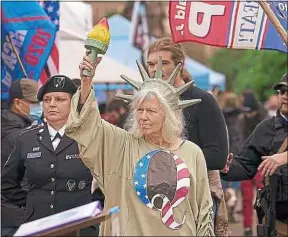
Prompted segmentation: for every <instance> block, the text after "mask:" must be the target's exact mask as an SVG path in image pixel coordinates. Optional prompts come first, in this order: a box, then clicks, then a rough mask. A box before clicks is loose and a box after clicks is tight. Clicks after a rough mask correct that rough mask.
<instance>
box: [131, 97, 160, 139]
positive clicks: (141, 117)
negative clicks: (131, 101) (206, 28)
mask: <svg viewBox="0 0 288 237" xmlns="http://www.w3.org/2000/svg"><path fill="white" fill-rule="evenodd" d="M136 120H137V122H138V124H139V127H140V131H141V133H142V135H143V136H144V137H154V136H155V137H159V136H161V131H162V126H163V123H164V114H163V109H162V108H161V105H160V102H159V101H158V99H157V98H156V97H155V96H153V97H151V99H145V100H144V101H143V102H142V103H139V104H138V105H137V108H136Z"/></svg>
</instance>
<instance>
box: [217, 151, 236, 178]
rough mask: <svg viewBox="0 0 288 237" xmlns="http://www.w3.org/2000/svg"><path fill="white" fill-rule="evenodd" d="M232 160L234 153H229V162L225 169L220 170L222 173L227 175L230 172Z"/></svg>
mask: <svg viewBox="0 0 288 237" xmlns="http://www.w3.org/2000/svg"><path fill="white" fill-rule="evenodd" d="M232 160H233V153H229V154H228V156H227V162H226V165H225V167H224V169H223V170H220V171H221V173H223V174H227V173H228V172H229V170H230V165H231V163H232Z"/></svg>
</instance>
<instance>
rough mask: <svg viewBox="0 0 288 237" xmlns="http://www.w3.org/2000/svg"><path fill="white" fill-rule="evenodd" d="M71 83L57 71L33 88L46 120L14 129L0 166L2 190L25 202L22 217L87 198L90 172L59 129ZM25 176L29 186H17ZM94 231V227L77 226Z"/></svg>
mask: <svg viewBox="0 0 288 237" xmlns="http://www.w3.org/2000/svg"><path fill="white" fill-rule="evenodd" d="M76 91H77V87H76V86H75V84H74V83H73V82H72V80H71V79H70V78H68V77H66V76H63V75H55V76H53V77H51V78H50V79H49V80H48V81H47V82H46V83H45V84H44V85H43V86H42V87H41V88H40V89H39V92H38V94H37V99H38V101H43V104H42V106H43V112H44V117H45V119H46V120H47V122H46V123H44V124H41V125H37V126H32V127H30V128H28V129H26V130H24V131H23V132H21V133H20V134H19V136H18V137H17V139H16V143H15V147H14V149H13V151H12V153H11V155H10V157H9V160H8V162H7V163H6V164H5V166H4V168H3V171H2V181H1V184H2V185H1V190H2V196H4V198H5V199H7V200H9V201H10V202H12V203H14V204H16V205H17V206H19V207H25V218H24V222H30V221H33V220H37V219H39V218H42V217H46V216H49V215H53V214H55V213H58V212H62V211H65V210H68V209H71V208H74V207H77V206H81V205H84V204H87V203H90V202H91V201H92V194H91V183H92V175H91V173H90V171H89V169H88V168H86V166H85V165H84V164H83V162H82V160H81V159H80V155H79V149H78V144H77V143H76V142H75V141H74V140H72V139H70V138H68V137H67V136H66V135H65V134H64V130H65V126H66V122H67V119H68V116H69V112H70V103H71V98H72V95H73V94H74V93H75V92H76ZM24 174H25V178H27V183H28V187H29V189H28V190H29V191H28V192H25V191H24V190H23V189H21V185H20V183H21V181H22V179H23V177H24ZM81 235H84V236H97V235H98V227H94V226H91V227H89V228H86V229H84V230H82V231H81Z"/></svg>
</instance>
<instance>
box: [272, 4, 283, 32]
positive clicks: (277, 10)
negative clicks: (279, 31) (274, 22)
mask: <svg viewBox="0 0 288 237" xmlns="http://www.w3.org/2000/svg"><path fill="white" fill-rule="evenodd" d="M269 5H270V8H271V10H272V11H273V12H274V15H275V16H276V17H277V18H278V20H279V22H280V23H281V25H282V26H283V28H284V29H285V30H286V31H287V30H288V14H287V12H288V2H287V1H269Z"/></svg>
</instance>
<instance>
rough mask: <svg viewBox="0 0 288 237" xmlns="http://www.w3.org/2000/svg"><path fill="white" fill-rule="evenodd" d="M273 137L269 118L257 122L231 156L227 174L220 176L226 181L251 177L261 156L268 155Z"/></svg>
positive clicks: (254, 173)
mask: <svg viewBox="0 0 288 237" xmlns="http://www.w3.org/2000/svg"><path fill="white" fill-rule="evenodd" d="M273 138H274V130H273V125H272V123H271V120H270V119H269V120H265V121H263V122H261V123H260V124H258V125H257V126H256V128H255V130H254V131H253V132H252V134H251V135H250V136H249V138H248V139H247V140H246V141H245V143H244V145H243V147H242V148H241V150H240V151H239V153H238V154H237V156H235V157H234V158H233V161H232V163H231V166H230V170H229V172H228V174H221V178H222V179H224V180H226V181H241V180H248V179H253V177H254V176H255V175H256V173H257V171H258V170H257V169H258V166H259V165H260V164H261V162H262V156H266V155H269V152H270V151H269V150H270V144H271V143H272V140H273Z"/></svg>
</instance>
